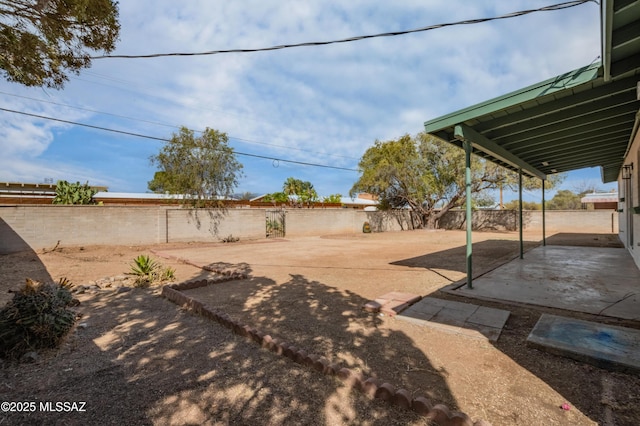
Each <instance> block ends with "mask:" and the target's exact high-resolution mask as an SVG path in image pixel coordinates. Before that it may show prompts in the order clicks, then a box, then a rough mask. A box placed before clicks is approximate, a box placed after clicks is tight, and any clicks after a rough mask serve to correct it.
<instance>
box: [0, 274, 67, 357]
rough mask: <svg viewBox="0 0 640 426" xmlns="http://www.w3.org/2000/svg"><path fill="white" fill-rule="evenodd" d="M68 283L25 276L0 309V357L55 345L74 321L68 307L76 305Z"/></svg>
mask: <svg viewBox="0 0 640 426" xmlns="http://www.w3.org/2000/svg"><path fill="white" fill-rule="evenodd" d="M70 286H71V284H70V283H69V281H68V280H66V279H62V280H60V282H59V283H52V282H48V283H41V282H38V281H33V280H31V279H27V280H26V283H25V285H24V287H23V288H22V289H20V290H19V291H14V292H13V293H14V295H13V298H12V299H11V300H10V301H9V302H8V303H7V304H6V305H5V306H4V307H3V308H2V309H1V310H0V357H3V358H19V357H20V356H22V355H23V354H24V353H25V352H27V351H31V350H35V349H40V348H46V347H56V346H57V345H58V344H59V343H60V342H61V340H62V338H63V337H64V335H65V334H67V332H68V331H69V330H70V329H71V327H72V326H73V324H74V323H75V320H76V313H75V312H74V311H72V310H70V309H69V307H70V306H74V305H77V304H79V302H78V301H77V299H74V298H73V296H72V294H71V292H70V291H69V288H70Z"/></svg>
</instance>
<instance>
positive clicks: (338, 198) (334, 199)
mask: <svg viewBox="0 0 640 426" xmlns="http://www.w3.org/2000/svg"><path fill="white" fill-rule="evenodd" d="M322 201H324V202H325V203H333V204H339V203H340V202H342V194H331V195H329V196H327V197H324V198H323V199H322Z"/></svg>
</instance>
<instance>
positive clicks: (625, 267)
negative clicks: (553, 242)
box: [453, 246, 640, 320]
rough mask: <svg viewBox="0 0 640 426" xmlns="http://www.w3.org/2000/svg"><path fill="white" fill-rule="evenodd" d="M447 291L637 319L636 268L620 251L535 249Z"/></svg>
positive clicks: (639, 276)
mask: <svg viewBox="0 0 640 426" xmlns="http://www.w3.org/2000/svg"><path fill="white" fill-rule="evenodd" d="M453 293H454V294H459V295H460V294H462V295H465V296H469V297H475V298H481V299H490V300H503V301H512V302H520V303H526V304H533V305H541V306H549V307H553V308H559V309H566V310H570V311H579V312H586V313H590V314H596V315H606V316H610V317H616V318H624V319H632V320H640V270H638V267H637V266H636V265H635V263H634V262H633V259H632V258H631V256H630V255H629V253H628V252H627V250H626V249H622V248H602V247H569V246H546V247H542V246H541V247H536V248H534V249H532V250H530V251H528V252H527V253H525V255H524V259H515V260H513V261H511V262H509V263H507V264H505V265H502V266H500V267H498V268H496V269H494V270H493V271H491V272H489V273H487V274H485V275H483V276H481V277H479V278H476V279H475V280H474V281H473V289H469V288H467V287H466V285H464V286H462V287H459V288H457V289H455V290H454V291H453Z"/></svg>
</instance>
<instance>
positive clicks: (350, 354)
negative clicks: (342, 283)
mask: <svg viewBox="0 0 640 426" xmlns="http://www.w3.org/2000/svg"><path fill="white" fill-rule="evenodd" d="M185 293H186V294H188V295H189V296H191V297H195V298H196V299H197V300H200V301H202V302H204V303H205V304H207V305H208V306H210V307H212V308H217V309H220V310H223V311H224V312H227V313H228V314H230V315H231V317H233V318H236V319H238V320H240V322H242V323H244V324H248V325H250V326H252V327H255V328H257V329H258V330H259V331H262V332H263V333H265V334H270V335H271V336H272V337H273V338H279V339H282V340H285V341H286V342H288V343H290V344H294V345H295V346H296V347H297V348H299V349H304V350H305V351H307V352H308V353H315V354H318V355H320V356H324V357H326V358H327V359H328V360H330V361H331V362H333V363H337V364H339V365H340V366H341V367H347V368H350V369H353V370H356V371H360V372H362V373H363V374H364V375H365V376H367V377H370V376H373V377H377V378H378V379H380V380H381V382H389V383H391V384H393V385H394V386H404V387H406V388H407V390H409V391H410V392H414V393H415V394H414V396H415V397H417V396H427V397H429V398H432V399H433V400H435V401H437V402H439V403H444V404H445V405H447V406H448V407H449V408H451V409H452V410H456V409H457V403H456V400H455V398H454V397H453V396H452V394H451V392H450V390H449V388H448V385H447V383H446V377H447V372H446V371H443V370H439V369H436V368H434V366H433V365H432V364H431V362H430V361H429V359H428V358H427V357H425V355H424V353H423V352H422V351H421V350H420V349H419V348H417V347H416V345H415V344H414V343H413V341H412V339H411V338H410V337H408V336H407V335H406V334H404V333H403V332H400V331H395V330H392V329H390V328H388V327H385V326H382V323H383V321H384V320H383V318H381V317H380V316H378V315H377V314H373V313H368V312H365V311H363V310H362V306H363V305H364V304H365V303H366V302H367V301H368V300H366V299H364V298H363V297H361V296H359V295H357V294H355V293H353V292H350V291H348V290H340V289H338V288H335V287H332V286H329V285H326V284H324V283H322V282H319V281H313V280H309V279H307V278H306V277H305V276H303V275H300V274H291V275H290V278H289V280H288V281H286V282H284V283H280V284H278V283H276V282H274V281H273V280H271V279H269V278H265V277H250V278H248V279H244V280H239V281H231V282H227V283H222V284H217V285H213V286H208V287H203V288H199V289H194V290H188V291H185ZM392 361H393V362H392ZM399 361H400V362H399ZM390 365H394V366H397V365H401V366H402V367H401V368H399V369H398V368H397V367H394V368H389V366H390ZM425 383H428V384H429V386H428V388H425ZM360 414H361V413H360ZM355 419H356V418H353V419H351V420H355Z"/></svg>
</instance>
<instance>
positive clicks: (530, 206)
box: [503, 200, 542, 210]
mask: <svg viewBox="0 0 640 426" xmlns="http://www.w3.org/2000/svg"><path fill="white" fill-rule="evenodd" d="M519 204H520V203H519V202H518V200H511V201H509V202H507V203H504V206H503V209H504V210H519V209H520V207H519ZM522 210H542V204H541V203H536V202H534V201H522Z"/></svg>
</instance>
